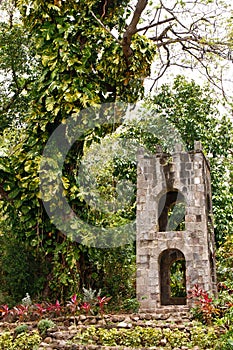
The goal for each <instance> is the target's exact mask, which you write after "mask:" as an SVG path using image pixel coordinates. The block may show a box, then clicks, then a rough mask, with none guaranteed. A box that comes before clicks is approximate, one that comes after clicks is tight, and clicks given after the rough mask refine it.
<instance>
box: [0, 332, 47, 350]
mask: <svg viewBox="0 0 233 350" xmlns="http://www.w3.org/2000/svg"><path fill="white" fill-rule="evenodd" d="M40 342H41V338H40V336H39V334H38V333H37V332H33V333H31V334H26V333H25V332H23V333H20V334H18V335H17V336H16V338H15V337H13V336H12V335H11V334H10V332H3V333H1V335H0V349H1V350H6V349H7V350H36V349H38V347H39V344H40Z"/></svg>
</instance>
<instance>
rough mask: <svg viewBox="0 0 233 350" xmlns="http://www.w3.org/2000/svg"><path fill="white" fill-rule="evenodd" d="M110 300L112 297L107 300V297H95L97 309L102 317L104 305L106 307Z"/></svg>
mask: <svg viewBox="0 0 233 350" xmlns="http://www.w3.org/2000/svg"><path fill="white" fill-rule="evenodd" d="M111 298H112V297H108V298H107V297H100V296H98V297H97V299H98V304H99V307H100V313H101V315H102V316H103V314H104V305H107V304H108V302H109V300H110V299H111Z"/></svg>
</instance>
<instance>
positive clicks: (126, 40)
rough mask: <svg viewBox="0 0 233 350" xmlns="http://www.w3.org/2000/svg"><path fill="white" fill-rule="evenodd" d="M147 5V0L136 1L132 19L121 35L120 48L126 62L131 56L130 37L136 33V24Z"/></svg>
mask: <svg viewBox="0 0 233 350" xmlns="http://www.w3.org/2000/svg"><path fill="white" fill-rule="evenodd" d="M147 3H148V0H138V2H137V5H136V9H135V11H134V14H133V18H132V20H131V22H130V24H129V25H128V27H127V28H126V30H125V32H124V34H123V40H122V47H123V53H124V56H125V58H126V60H127V61H128V59H129V58H130V56H132V54H133V51H132V49H131V47H130V45H131V41H132V36H133V35H134V34H135V33H136V32H137V24H138V22H139V19H140V17H141V14H142V12H143V10H144V9H145V7H146V5H147Z"/></svg>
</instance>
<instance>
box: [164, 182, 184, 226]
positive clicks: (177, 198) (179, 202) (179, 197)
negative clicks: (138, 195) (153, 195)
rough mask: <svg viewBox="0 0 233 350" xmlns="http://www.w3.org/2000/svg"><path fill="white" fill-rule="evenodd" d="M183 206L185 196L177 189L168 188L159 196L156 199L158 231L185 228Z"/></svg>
mask: <svg viewBox="0 0 233 350" xmlns="http://www.w3.org/2000/svg"><path fill="white" fill-rule="evenodd" d="M185 206H186V201H185V197H184V195H183V194H182V193H181V192H180V191H179V190H176V189H173V190H169V191H167V192H165V193H164V194H163V195H162V196H160V199H159V201H158V225H159V232H165V231H183V230H185ZM169 214H171V215H170V216H169Z"/></svg>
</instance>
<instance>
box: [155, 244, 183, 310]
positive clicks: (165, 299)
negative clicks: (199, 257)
mask: <svg viewBox="0 0 233 350" xmlns="http://www.w3.org/2000/svg"><path fill="white" fill-rule="evenodd" d="M185 265H186V264H185V257H184V254H183V253H182V252H181V251H180V250H178V249H166V250H164V251H163V252H162V253H161V254H160V256H159V268H160V271H159V273H160V301H161V305H186V266H185Z"/></svg>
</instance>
